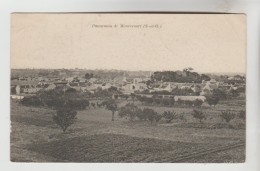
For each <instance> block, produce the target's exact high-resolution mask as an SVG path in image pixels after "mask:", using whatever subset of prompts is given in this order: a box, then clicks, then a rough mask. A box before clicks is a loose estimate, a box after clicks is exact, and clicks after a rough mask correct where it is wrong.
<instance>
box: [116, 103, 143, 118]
mask: <svg viewBox="0 0 260 171" xmlns="http://www.w3.org/2000/svg"><path fill="white" fill-rule="evenodd" d="M139 112H140V109H139V108H138V107H137V106H136V105H135V104H133V103H127V104H126V105H125V106H123V107H121V108H120V109H119V112H118V115H119V116H120V117H126V118H129V120H130V121H133V120H134V119H135V117H136V116H137V114H138V113H139Z"/></svg>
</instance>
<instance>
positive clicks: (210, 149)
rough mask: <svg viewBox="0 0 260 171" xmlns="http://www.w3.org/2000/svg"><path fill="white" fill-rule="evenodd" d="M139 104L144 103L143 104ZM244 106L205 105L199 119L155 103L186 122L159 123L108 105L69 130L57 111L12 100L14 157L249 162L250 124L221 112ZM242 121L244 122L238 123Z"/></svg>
mask: <svg viewBox="0 0 260 171" xmlns="http://www.w3.org/2000/svg"><path fill="white" fill-rule="evenodd" d="M139 105H140V107H145V106H141V104H139ZM243 107H244V106H243V105H242V106H241V105H240V106H234V105H233V106H231V107H230V106H227V105H225V104H220V105H219V107H216V108H214V109H211V108H207V107H205V108H204V110H205V112H206V113H207V116H208V119H207V120H206V121H205V123H203V124H200V123H197V122H196V121H195V120H194V119H193V118H192V117H191V116H190V112H191V111H192V109H189V108H165V107H150V108H154V109H155V110H157V111H158V112H161V111H164V110H174V111H176V112H178V113H184V114H185V118H186V121H185V122H183V121H174V122H173V123H171V124H166V123H165V122H164V121H161V122H160V123H159V124H157V125H151V124H150V123H149V122H140V121H135V122H129V121H127V120H126V119H123V118H118V117H116V120H115V121H114V122H111V112H110V111H107V110H105V109H103V108H98V109H87V110H84V111H80V112H78V116H77V118H78V120H77V122H76V123H75V124H74V125H72V126H71V127H70V128H69V130H68V132H67V133H62V132H61V130H60V129H59V127H58V126H57V125H55V124H54V122H53V121H52V114H54V112H55V111H52V110H49V109H43V108H28V107H25V106H22V105H20V104H19V103H15V102H13V101H12V102H11V121H12V133H11V160H12V161H18V162H195V163H196V162H202V163H211V162H244V160H245V144H244V142H245V129H244V128H245V123H244V121H242V120H239V119H235V120H233V121H232V123H231V124H232V125H233V127H232V128H228V127H226V126H225V124H220V122H221V120H220V119H219V118H218V114H217V113H218V112H219V111H220V110H221V109H223V108H234V110H237V111H239V110H241V109H243ZM238 125H239V126H238Z"/></svg>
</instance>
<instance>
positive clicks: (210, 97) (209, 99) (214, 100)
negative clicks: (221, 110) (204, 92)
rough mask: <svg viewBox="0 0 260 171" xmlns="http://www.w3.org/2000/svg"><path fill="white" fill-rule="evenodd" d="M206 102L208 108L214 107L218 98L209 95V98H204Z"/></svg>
mask: <svg viewBox="0 0 260 171" xmlns="http://www.w3.org/2000/svg"><path fill="white" fill-rule="evenodd" d="M206 101H207V102H208V104H209V105H210V106H212V105H213V106H216V105H217V104H218V102H219V97H215V96H213V95H210V96H206Z"/></svg>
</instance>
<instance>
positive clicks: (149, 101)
mask: <svg viewBox="0 0 260 171" xmlns="http://www.w3.org/2000/svg"><path fill="white" fill-rule="evenodd" d="M144 101H145V103H147V104H152V103H153V99H152V98H151V97H145V98H144Z"/></svg>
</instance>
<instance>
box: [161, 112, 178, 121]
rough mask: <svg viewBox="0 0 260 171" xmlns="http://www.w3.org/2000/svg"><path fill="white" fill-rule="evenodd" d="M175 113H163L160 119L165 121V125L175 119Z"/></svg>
mask: <svg viewBox="0 0 260 171" xmlns="http://www.w3.org/2000/svg"><path fill="white" fill-rule="evenodd" d="M176 116H177V115H176V113H175V112H171V111H165V112H163V114H162V117H163V118H164V119H165V120H166V122H167V123H170V122H171V121H172V120H173V119H176Z"/></svg>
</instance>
